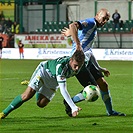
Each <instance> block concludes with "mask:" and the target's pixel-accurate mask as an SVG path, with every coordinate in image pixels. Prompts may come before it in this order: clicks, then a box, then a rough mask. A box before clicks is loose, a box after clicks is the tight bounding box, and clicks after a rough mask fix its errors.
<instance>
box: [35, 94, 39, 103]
mask: <svg viewBox="0 0 133 133" xmlns="http://www.w3.org/2000/svg"><path fill="white" fill-rule="evenodd" d="M38 99H39V93H38V92H36V101H38Z"/></svg>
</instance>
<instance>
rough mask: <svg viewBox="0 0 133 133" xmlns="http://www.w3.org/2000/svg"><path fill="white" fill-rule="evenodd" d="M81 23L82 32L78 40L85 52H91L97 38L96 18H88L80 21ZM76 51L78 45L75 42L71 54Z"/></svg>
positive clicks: (80, 31)
mask: <svg viewBox="0 0 133 133" xmlns="http://www.w3.org/2000/svg"><path fill="white" fill-rule="evenodd" d="M78 22H80V23H81V26H82V30H78V38H79V40H80V43H81V45H82V48H83V51H84V52H86V51H88V50H91V48H92V47H93V43H94V40H95V38H96V36H97V26H96V21H95V18H88V19H85V20H81V21H78ZM75 50H76V43H75V42H74V41H73V44H72V51H71V54H73V53H74V51H75Z"/></svg>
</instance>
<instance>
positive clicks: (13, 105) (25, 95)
mask: <svg viewBox="0 0 133 133" xmlns="http://www.w3.org/2000/svg"><path fill="white" fill-rule="evenodd" d="M34 94H35V90H33V89H32V88H31V87H27V89H26V90H25V92H24V93H23V94H21V95H18V96H17V97H15V98H14V100H13V101H12V102H11V103H10V104H9V105H8V106H7V108H5V109H4V110H3V111H2V113H0V118H1V119H3V118H5V117H6V116H7V115H8V114H9V113H10V112H12V111H13V110H15V109H17V108H18V107H20V106H21V105H22V104H23V103H24V102H26V101H28V100H29V99H30V98H32V97H33V96H34Z"/></svg>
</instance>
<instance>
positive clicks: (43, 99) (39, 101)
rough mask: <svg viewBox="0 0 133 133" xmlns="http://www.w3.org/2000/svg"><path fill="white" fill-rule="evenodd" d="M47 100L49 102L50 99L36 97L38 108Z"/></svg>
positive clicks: (46, 102)
mask: <svg viewBox="0 0 133 133" xmlns="http://www.w3.org/2000/svg"><path fill="white" fill-rule="evenodd" d="M49 102H50V101H49V100H48V99H47V98H45V97H43V98H40V99H38V101H37V106H38V107H40V108H43V107H45V106H46V105H47V104H48V103H49Z"/></svg>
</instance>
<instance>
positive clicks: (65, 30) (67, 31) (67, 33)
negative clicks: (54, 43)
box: [61, 27, 71, 37]
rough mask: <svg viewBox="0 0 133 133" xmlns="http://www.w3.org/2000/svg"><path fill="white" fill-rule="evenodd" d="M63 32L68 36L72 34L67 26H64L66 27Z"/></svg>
mask: <svg viewBox="0 0 133 133" xmlns="http://www.w3.org/2000/svg"><path fill="white" fill-rule="evenodd" d="M61 34H63V35H64V36H66V37H69V36H71V32H70V29H69V28H67V27H64V29H62V31H61Z"/></svg>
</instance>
